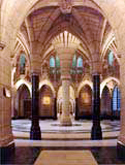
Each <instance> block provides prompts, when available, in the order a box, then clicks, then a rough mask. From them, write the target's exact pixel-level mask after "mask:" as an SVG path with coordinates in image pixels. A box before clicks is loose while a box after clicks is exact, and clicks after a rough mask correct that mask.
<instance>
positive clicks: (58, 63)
mask: <svg viewBox="0 0 125 165" xmlns="http://www.w3.org/2000/svg"><path fill="white" fill-rule="evenodd" d="M56 67H57V68H60V59H59V57H58V56H56Z"/></svg>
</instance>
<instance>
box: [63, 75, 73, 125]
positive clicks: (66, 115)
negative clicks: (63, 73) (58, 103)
mask: <svg viewBox="0 0 125 165" xmlns="http://www.w3.org/2000/svg"><path fill="white" fill-rule="evenodd" d="M69 86H70V79H69V78H66V77H63V78H62V96H63V103H62V115H61V125H64V126H68V125H72V122H71V118H70V112H69Z"/></svg>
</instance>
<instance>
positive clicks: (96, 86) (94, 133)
mask: <svg viewBox="0 0 125 165" xmlns="http://www.w3.org/2000/svg"><path fill="white" fill-rule="evenodd" d="M92 111H93V126H92V130H91V139H92V140H96V139H102V131H101V126H100V75H99V74H98V73H97V74H94V75H93V105H92Z"/></svg>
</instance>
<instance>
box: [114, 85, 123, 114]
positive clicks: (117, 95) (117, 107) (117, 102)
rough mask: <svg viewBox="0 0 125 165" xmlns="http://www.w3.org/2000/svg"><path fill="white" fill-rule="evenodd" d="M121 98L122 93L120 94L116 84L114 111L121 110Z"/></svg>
mask: <svg viewBox="0 0 125 165" xmlns="http://www.w3.org/2000/svg"><path fill="white" fill-rule="evenodd" d="M120 100H121V95H120V90H119V88H118V87H117V86H116V87H115V88H114V90H113V98H112V104H113V105H112V106H113V111H117V110H118V111H120V107H121V106H120Z"/></svg>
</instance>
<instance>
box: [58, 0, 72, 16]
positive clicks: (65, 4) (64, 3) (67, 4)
mask: <svg viewBox="0 0 125 165" xmlns="http://www.w3.org/2000/svg"><path fill="white" fill-rule="evenodd" d="M59 6H60V10H61V12H62V13H63V14H69V13H71V10H72V0H60V1H59Z"/></svg>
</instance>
